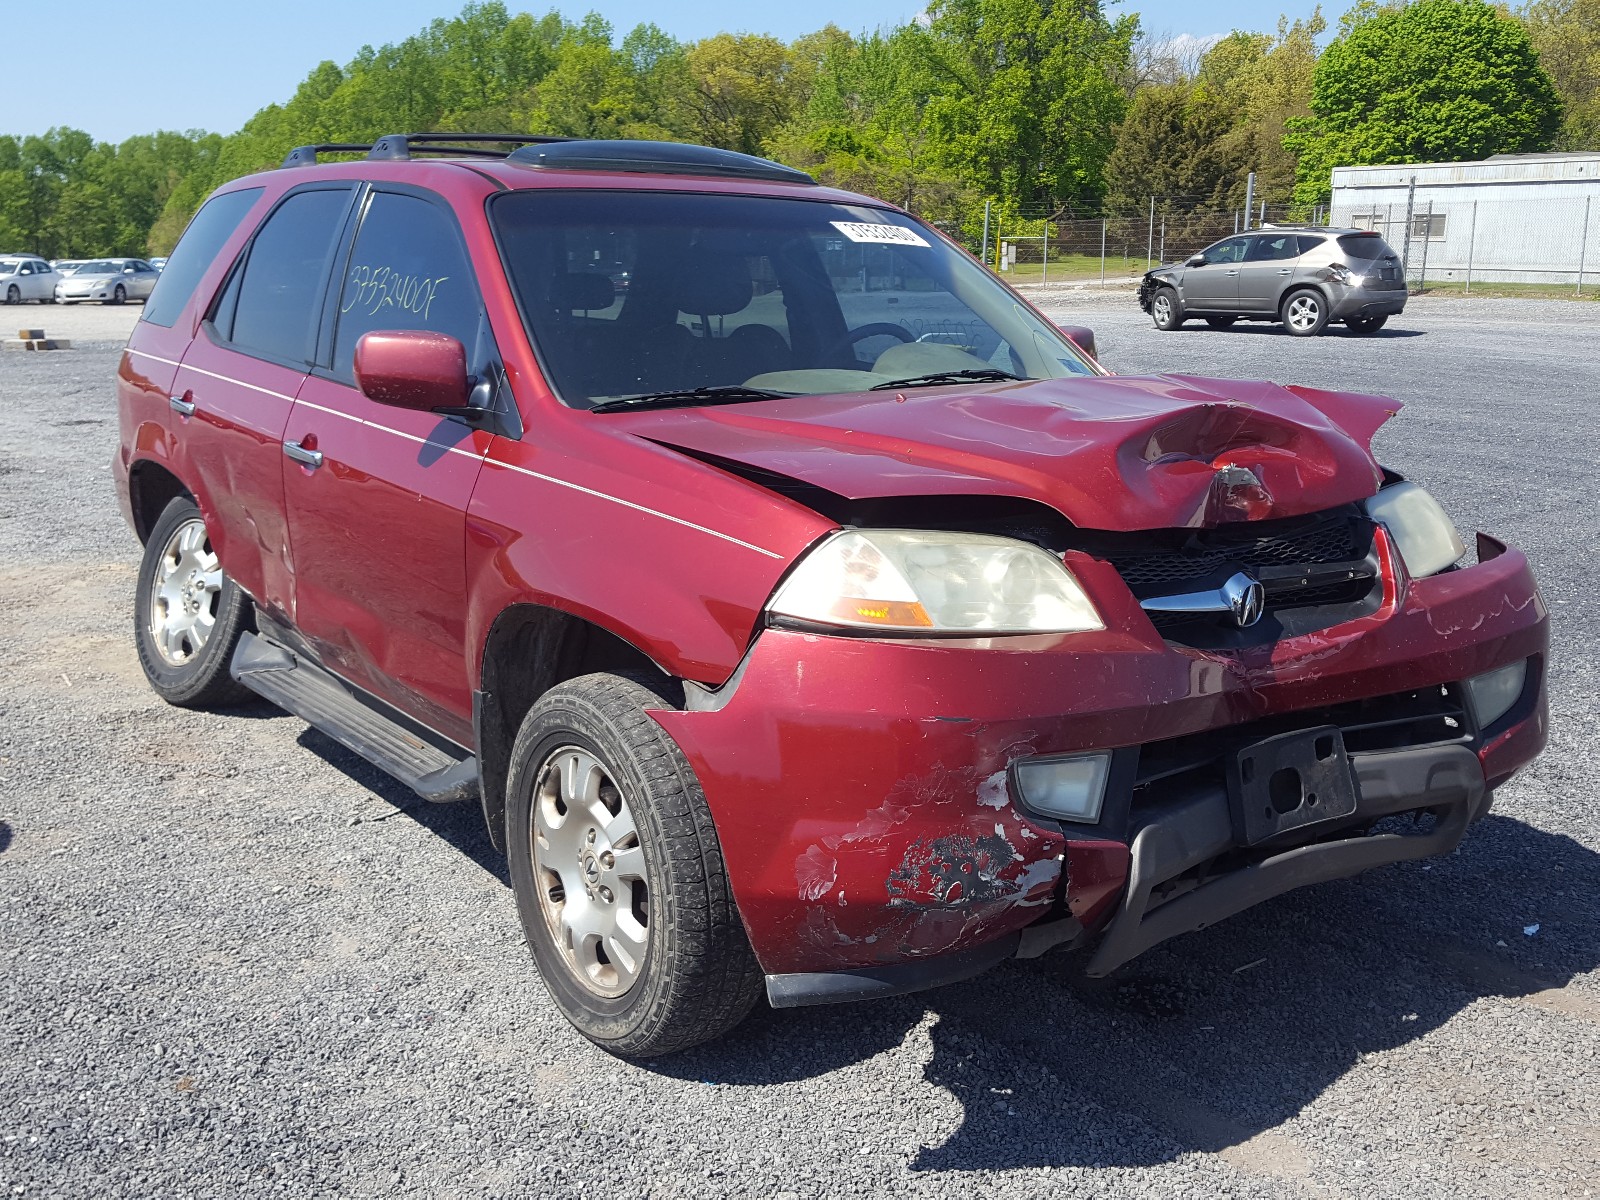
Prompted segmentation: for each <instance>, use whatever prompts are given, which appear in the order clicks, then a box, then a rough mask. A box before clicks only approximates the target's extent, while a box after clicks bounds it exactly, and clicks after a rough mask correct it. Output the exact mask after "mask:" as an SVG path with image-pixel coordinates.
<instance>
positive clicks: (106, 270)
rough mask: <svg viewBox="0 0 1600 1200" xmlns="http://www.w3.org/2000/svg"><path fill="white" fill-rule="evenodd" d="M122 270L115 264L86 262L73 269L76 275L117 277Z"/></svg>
mask: <svg viewBox="0 0 1600 1200" xmlns="http://www.w3.org/2000/svg"><path fill="white" fill-rule="evenodd" d="M120 270H122V268H121V267H119V266H118V265H117V264H116V263H114V262H98V261H97V262H86V263H82V264H80V265H79V266H76V267H73V268H72V273H73V274H74V275H115V274H116V273H117V272H118V271H120Z"/></svg>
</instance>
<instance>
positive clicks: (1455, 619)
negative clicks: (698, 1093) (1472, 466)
mask: <svg viewBox="0 0 1600 1200" xmlns="http://www.w3.org/2000/svg"><path fill="white" fill-rule="evenodd" d="M1478 557H1479V560H1480V561H1479V562H1478V563H1477V564H1476V565H1473V566H1470V567H1465V568H1462V569H1458V570H1453V571H1449V572H1446V573H1444V574H1441V575H1438V576H1434V577H1432V578H1429V579H1423V580H1417V581H1405V580H1401V581H1400V582H1399V583H1398V584H1397V585H1396V587H1395V589H1394V591H1393V592H1392V594H1390V595H1389V596H1388V597H1387V598H1386V600H1385V603H1384V604H1383V606H1382V608H1381V609H1380V610H1379V611H1378V612H1375V613H1371V614H1369V615H1366V616H1363V617H1360V618H1358V619H1356V620H1352V621H1348V622H1346V623H1344V624H1341V625H1336V626H1333V627H1331V628H1328V629H1325V630H1321V631H1318V632H1315V633H1310V634H1305V635H1302V636H1298V637H1291V638H1284V639H1282V640H1280V641H1278V642H1276V643H1272V644H1268V645H1262V646H1253V647H1245V648H1241V649H1235V650H1231V651H1225V652H1224V651H1215V650H1200V649H1195V648H1193V647H1186V646H1181V645H1177V644H1175V643H1170V642H1166V641H1163V640H1162V638H1161V637H1160V635H1159V634H1157V633H1156V631H1155V629H1154V627H1153V626H1152V625H1151V624H1150V622H1149V620H1148V619H1147V618H1146V617H1145V615H1144V614H1143V613H1142V612H1141V611H1140V610H1139V608H1138V606H1137V604H1136V603H1135V602H1134V601H1133V600H1132V598H1131V596H1130V595H1129V594H1128V592H1127V589H1126V588H1125V587H1122V586H1121V585H1120V580H1119V579H1117V578H1116V577H1115V575H1114V573H1112V572H1109V568H1108V569H1107V571H1108V574H1107V575H1105V576H1104V577H1103V578H1101V579H1099V580H1098V581H1097V577H1096V575H1095V573H1094V572H1093V571H1089V570H1084V571H1080V575H1081V576H1082V578H1083V580H1084V583H1085V586H1086V588H1087V589H1088V590H1090V591H1091V593H1092V598H1093V599H1094V601H1095V603H1096V605H1097V607H1098V608H1099V610H1100V611H1101V613H1102V614H1103V615H1104V617H1105V619H1106V626H1107V628H1106V629H1105V630H1104V631H1101V632H1098V633H1093V634H1075V635H1070V636H1066V637H1011V638H996V639H992V640H989V641H975V640H963V641H934V640H921V641H886V640H885V641H879V640H871V639H866V638H847V637H833V636H822V635H815V634H807V633H800V632H791V631H786V630H781V629H769V630H766V631H764V632H763V633H762V634H761V635H760V637H759V638H758V639H757V641H756V643H755V645H754V646H753V647H752V649H751V651H750V654H749V655H748V657H747V659H746V661H745V663H744V664H743V666H742V667H741V669H740V671H739V673H738V674H737V675H736V676H735V678H734V679H733V680H731V681H730V682H729V683H728V684H727V685H726V686H724V687H723V688H721V689H719V690H718V691H717V692H715V693H706V694H702V695H699V696H698V697H697V698H695V699H694V700H693V701H692V702H691V704H690V705H689V707H688V710H687V711H682V712H660V713H658V714H656V716H657V720H658V721H660V723H661V724H662V726H663V727H664V728H665V729H666V730H667V732H668V733H669V734H670V735H671V736H672V737H673V738H674V739H675V740H676V741H677V743H678V745H679V746H680V747H682V749H683V750H684V752H685V754H686V755H687V756H688V758H689V761H690V762H691V763H692V764H693V766H694V768H695V770H696V772H697V774H698V775H699V778H700V781H701V784H702V786H703V787H704V789H705V793H706V798H707V801H708V803H709V805H710V807H711V810H712V814H713V816H714V818H715V820H716V824H717V831H718V836H719V839H720V841H721V846H722V852H723V856H724V858H725V859H726V861H727V864H728V871H729V879H730V882H731V885H732V888H733V892H734V896H735V899H736V901H737V902H738V905H739V909H740V913H741V915H742V916H743V918H744V922H745V926H746V929H747V930H748V932H749V935H750V941H751V944H752V946H753V948H754V950H755V953H756V956H757V958H758V960H759V961H760V963H761V965H762V968H763V970H764V971H765V972H766V973H767V977H768V994H769V998H770V999H771V1000H772V1002H773V1003H774V1004H775V1005H779V1006H789V1005H796V1004H815V1003H827V1002H832V1001H837V1000H849V999H860V998H865V997H869V996H875V995H888V994H894V993H897V992H906V991H914V990H918V989H920V988H924V987H932V986H936V985H938V984H941V983H948V982H952V981H954V980H957V979H961V978H966V977H969V976H971V975H974V974H977V973H978V972H980V971H982V970H984V969H986V968H988V967H990V966H992V965H994V964H995V963H996V962H998V961H1000V960H1002V959H1004V958H1007V957H1011V956H1014V955H1022V956H1031V955H1035V954H1038V953H1041V952H1043V951H1044V950H1045V949H1048V948H1050V947H1052V946H1055V945H1060V944H1083V943H1087V942H1089V941H1092V940H1093V939H1095V938H1098V939H1099V944H1098V946H1097V948H1096V950H1095V955H1094V957H1093V959H1092V960H1091V962H1090V970H1091V971H1094V972H1095V973H1101V972H1104V971H1107V970H1111V969H1114V968H1115V967H1116V966H1118V965H1120V964H1121V963H1123V962H1126V961H1128V960H1129V959H1130V958H1132V957H1134V956H1136V955H1137V954H1140V953H1142V952H1143V951H1144V950H1146V949H1148V948H1149V947H1150V946H1153V945H1155V944H1156V943H1157V942H1159V941H1162V940H1164V939H1165V938H1168V937H1171V936H1174V935H1175V934H1178V933H1182V932H1186V931H1189V930H1193V929H1197V928H1202V927H1204V926H1205V925H1208V924H1211V923H1213V922H1215V921H1217V920H1221V919H1223V918H1225V917H1227V916H1229V915H1231V914H1233V913H1236V912H1239V911H1241V910H1242V909H1244V908H1247V907H1249V906H1250V905H1252V904H1255V903H1258V902H1259V901H1261V900H1264V899H1267V898H1268V897H1270V896H1275V895H1279V894H1281V893H1282V892H1285V891H1288V890H1290V889H1292V888H1295V887H1299V886H1302V885H1304V884H1307V883H1312V882H1317V881H1321V880H1327V879H1334V878H1340V877H1343V876H1347V875H1351V874H1355V873H1357V872H1359V871H1362V870H1365V869H1367V868H1369V867H1373V866H1377V865H1380V864H1383V863H1388V862H1395V861H1400V860H1401V859H1405V858H1416V857H1423V856H1427V855H1432V854H1438V853H1442V852H1444V851H1447V850H1448V849H1450V848H1451V847H1453V846H1454V845H1455V844H1456V842H1458V841H1459V840H1460V838H1461V836H1462V834H1463V833H1464V831H1465V830H1466V828H1467V826H1468V824H1470V822H1471V821H1473V820H1475V819H1476V818H1477V817H1479V816H1481V815H1482V814H1483V812H1485V811H1486V810H1487V807H1488V803H1489V793H1490V791H1491V790H1492V789H1493V787H1495V786H1497V785H1498V784H1500V783H1502V782H1504V781H1505V780H1506V779H1507V778H1509V777H1510V776H1511V774H1512V773H1513V772H1515V771H1516V770H1517V769H1518V768H1519V767H1521V766H1522V765H1523V764H1525V763H1526V762H1528V761H1529V760H1530V759H1532V758H1533V757H1534V756H1535V755H1536V754H1537V753H1538V752H1539V750H1540V749H1541V748H1542V746H1543V744H1544V738H1545V719H1546V718H1545V703H1544V690H1543V661H1544V655H1545V650H1546V638H1547V618H1546V614H1545V610H1544V606H1543V603H1542V602H1541V601H1540V599H1539V596H1538V592H1537V590H1536V588H1535V586H1534V582H1533V579H1532V576H1531V574H1530V572H1529V570H1528V566H1527V562H1526V560H1525V558H1524V557H1523V556H1522V554H1521V553H1519V552H1517V551H1515V550H1508V549H1506V548H1505V547H1504V546H1502V545H1501V544H1500V543H1498V542H1495V541H1493V540H1492V539H1488V538H1482V537H1480V541H1479V555H1478ZM1519 660H1526V661H1528V663H1529V664H1530V667H1529V670H1528V673H1527V677H1526V683H1525V684H1524V692H1523V695H1522V696H1521V697H1520V698H1519V699H1518V700H1517V702H1516V703H1515V704H1514V705H1512V707H1511V709H1510V710H1509V711H1508V712H1507V713H1506V714H1505V715H1504V716H1502V717H1500V718H1498V719H1497V720H1495V721H1493V722H1491V723H1490V724H1489V725H1488V726H1487V727H1484V728H1480V727H1478V725H1477V723H1476V722H1475V721H1474V719H1473V717H1472V712H1471V706H1470V704H1468V703H1466V702H1465V701H1461V697H1462V696H1464V694H1465V693H1464V690H1463V688H1462V687H1461V684H1462V681H1465V680H1468V679H1471V678H1474V677H1476V676H1479V675H1481V674H1483V673H1485V672H1488V671H1492V670H1495V669H1496V668H1500V667H1503V666H1506V665H1508V664H1510V663H1513V662H1516V661H1519ZM1457 701H1460V705H1459V707H1452V704H1455V703H1456V702H1457ZM1395 714H1398V716H1396V715H1395ZM1452 714H1454V715H1452ZM1324 726H1327V727H1333V728H1343V729H1345V730H1346V733H1345V735H1344V736H1345V737H1346V738H1347V740H1348V745H1349V764H1350V768H1351V770H1350V777H1351V778H1352V779H1353V780H1354V787H1353V798H1352V799H1351V805H1352V807H1351V809H1350V810H1349V811H1347V812H1342V813H1340V814H1338V815H1337V816H1335V817H1334V818H1333V819H1329V820H1323V819H1320V818H1319V819H1318V820H1315V821H1310V822H1307V823H1302V825H1299V826H1296V825H1294V823H1293V822H1292V821H1291V822H1289V824H1288V825H1286V826H1285V828H1283V829H1282V830H1277V831H1273V830H1269V831H1268V833H1267V835H1265V836H1258V837H1256V838H1255V839H1254V840H1251V839H1250V838H1247V837H1246V836H1245V835H1244V832H1243V831H1241V827H1240V817H1239V812H1238V803H1237V795H1238V788H1237V786H1233V787H1231V788H1230V785H1229V784H1228V783H1227V782H1226V781H1225V780H1224V778H1223V777H1222V776H1221V775H1219V774H1218V771H1219V768H1218V765H1217V762H1215V761H1207V760H1206V754H1207V753H1212V752H1214V753H1215V754H1217V755H1223V756H1226V755H1231V754H1234V753H1236V752H1237V751H1238V750H1239V748H1240V747H1246V746H1250V745H1253V744H1257V742H1258V740H1259V739H1262V738H1268V737H1273V736H1279V735H1283V734H1284V733H1285V732H1286V731H1288V732H1290V733H1294V732H1296V731H1299V730H1302V729H1314V728H1320V727H1324ZM1375 730H1376V731H1379V732H1374V731H1375ZM1408 739H1411V740H1413V741H1415V742H1416V743H1417V744H1409V742H1408ZM1197 747H1198V748H1199V749H1198V750H1197V749H1196V748H1197ZM1208 747H1209V748H1210V749H1209V750H1208V749H1207V748H1208ZM1090 751H1109V752H1111V753H1112V755H1113V766H1112V769H1111V771H1110V776H1109V783H1108V785H1107V791H1106V795H1105V802H1104V809H1103V811H1102V813H1101V815H1100V819H1099V820H1098V822H1097V823H1096V824H1095V825H1093V826H1082V825H1075V824H1072V823H1069V822H1058V821H1053V820H1050V819H1047V818H1043V817H1039V816H1036V815H1034V814H1032V813H1030V812H1028V811H1027V810H1026V809H1025V808H1024V807H1023V805H1022V804H1021V803H1020V801H1019V794H1018V791H1017V789H1016V787H1015V785H1014V783H1013V780H1012V768H1013V767H1014V765H1015V764H1016V763H1018V762H1019V761H1022V760H1026V759H1030V758H1034V757H1040V756H1047V755H1060V754H1073V753H1084V752H1090ZM1342 752H1343V751H1341V753H1342ZM1218 761H1220V760H1218ZM1174 764H1176V765H1174ZM1157 768H1159V770H1158V769H1157ZM1400 813H1415V814H1422V813H1428V814H1431V825H1430V824H1429V822H1426V821H1425V822H1422V823H1421V825H1420V826H1419V828H1422V829H1423V831H1422V832H1413V833H1410V834H1402V833H1399V832H1394V833H1390V832H1385V831H1378V832H1373V831H1372V830H1371V827H1372V825H1373V824H1374V823H1375V822H1378V821H1380V820H1382V819H1383V818H1384V817H1387V816H1390V815H1393V814H1400Z"/></svg>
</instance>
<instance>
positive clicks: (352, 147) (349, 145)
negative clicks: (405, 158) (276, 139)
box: [282, 142, 372, 167]
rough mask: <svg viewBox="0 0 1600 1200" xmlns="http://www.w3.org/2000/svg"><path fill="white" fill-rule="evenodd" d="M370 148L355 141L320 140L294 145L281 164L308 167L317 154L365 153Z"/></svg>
mask: <svg viewBox="0 0 1600 1200" xmlns="http://www.w3.org/2000/svg"><path fill="white" fill-rule="evenodd" d="M371 149H372V147H371V146H369V145H367V144H366V143H364V142H363V143H361V144H359V145H358V144H357V143H355V142H321V143H318V144H317V145H314V146H296V147H295V148H294V149H293V150H291V151H289V153H287V154H285V155H284V156H283V163H282V165H283V166H285V167H309V166H311V165H312V164H313V163H315V162H316V161H317V155H319V154H366V153H367V152H368V151H370V150H371Z"/></svg>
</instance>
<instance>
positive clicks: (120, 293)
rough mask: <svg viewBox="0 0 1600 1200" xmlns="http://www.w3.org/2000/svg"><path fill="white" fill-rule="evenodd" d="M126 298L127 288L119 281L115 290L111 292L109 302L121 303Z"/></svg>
mask: <svg viewBox="0 0 1600 1200" xmlns="http://www.w3.org/2000/svg"><path fill="white" fill-rule="evenodd" d="M127 298H128V289H127V288H125V287H123V286H122V285H121V284H120V283H119V284H117V290H116V291H114V292H112V293H111V303H113V304H121V303H123V302H124V301H125V300H127Z"/></svg>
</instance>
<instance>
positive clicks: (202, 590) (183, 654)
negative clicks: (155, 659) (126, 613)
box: [150, 518, 222, 667]
mask: <svg viewBox="0 0 1600 1200" xmlns="http://www.w3.org/2000/svg"><path fill="white" fill-rule="evenodd" d="M221 594H222V564H221V563H220V562H218V561H217V556H216V553H215V552H214V551H213V550H212V549H211V540H210V539H209V538H208V537H206V527H205V522H203V521H201V520H199V519H198V518H196V519H195V520H192V521H185V522H184V523H183V524H182V525H179V526H178V527H177V528H176V529H174V530H173V531H172V536H171V537H170V538H168V539H167V544H166V546H165V547H164V548H163V550H162V552H161V561H160V563H159V564H158V565H157V567H156V572H155V577H154V578H153V579H152V580H151V581H150V640H151V643H152V644H153V645H154V646H155V649H156V653H157V654H159V655H161V658H162V660H163V661H164V662H165V663H166V664H167V665H168V666H171V667H182V666H186V665H187V664H189V663H190V662H192V661H193V660H194V657H195V655H197V654H199V653H200V651H201V650H203V649H205V645H206V642H207V641H209V640H210V638H211V631H212V629H214V628H215V627H216V623H217V605H218V602H219V599H220V597H221Z"/></svg>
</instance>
